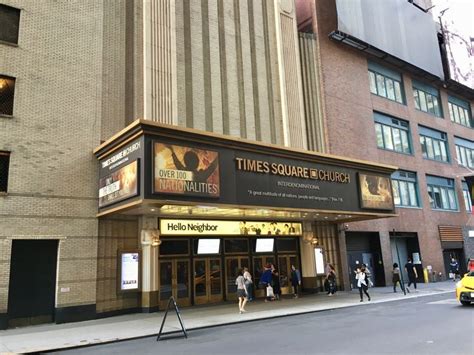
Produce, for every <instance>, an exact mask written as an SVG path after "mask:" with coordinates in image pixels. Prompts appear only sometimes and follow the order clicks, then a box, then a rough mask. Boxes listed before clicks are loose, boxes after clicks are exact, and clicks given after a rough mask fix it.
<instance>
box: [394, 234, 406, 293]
mask: <svg viewBox="0 0 474 355" xmlns="http://www.w3.org/2000/svg"><path fill="white" fill-rule="evenodd" d="M395 236H396V234H395V228H393V239H394V240H395V248H396V249H397V259H398V267H399V268H400V280H401V285H402V290H403V294H404V295H405V296H406V294H407V291H406V289H405V281H404V280H403V269H402V263H401V262H400V253H399V252H398V243H397V238H396V237H395Z"/></svg>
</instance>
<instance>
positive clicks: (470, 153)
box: [454, 137, 474, 169]
mask: <svg viewBox="0 0 474 355" xmlns="http://www.w3.org/2000/svg"><path fill="white" fill-rule="evenodd" d="M454 144H455V145H456V158H457V162H458V164H459V165H462V166H465V167H468V168H471V169H472V168H474V142H472V141H468V140H467V139H462V138H458V137H454Z"/></svg>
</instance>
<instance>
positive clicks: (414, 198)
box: [392, 170, 420, 207]
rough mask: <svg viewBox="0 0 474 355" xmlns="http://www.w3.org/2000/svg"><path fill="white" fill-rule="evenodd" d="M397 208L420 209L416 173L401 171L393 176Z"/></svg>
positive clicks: (394, 198)
mask: <svg viewBox="0 0 474 355" xmlns="http://www.w3.org/2000/svg"><path fill="white" fill-rule="evenodd" d="M392 189H393V200H394V202H395V206H398V207H400V206H402V207H419V206H420V205H419V199H418V184H417V180H416V173H413V172H409V171H403V170H399V171H396V172H394V173H393V174H392Z"/></svg>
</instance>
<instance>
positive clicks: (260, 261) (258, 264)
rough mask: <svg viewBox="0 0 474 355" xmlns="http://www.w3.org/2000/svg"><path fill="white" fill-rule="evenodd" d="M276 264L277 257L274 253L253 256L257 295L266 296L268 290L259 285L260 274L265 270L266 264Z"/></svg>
mask: <svg viewBox="0 0 474 355" xmlns="http://www.w3.org/2000/svg"><path fill="white" fill-rule="evenodd" d="M267 264H275V258H274V256H273V255H259V256H254V257H253V275H252V276H253V279H254V290H255V297H265V293H266V290H264V289H261V288H260V287H259V284H260V276H262V273H263V271H264V268H265V265H267Z"/></svg>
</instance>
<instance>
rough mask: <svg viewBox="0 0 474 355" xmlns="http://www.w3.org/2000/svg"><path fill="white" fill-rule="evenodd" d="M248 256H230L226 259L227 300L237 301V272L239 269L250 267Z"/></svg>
mask: <svg viewBox="0 0 474 355" xmlns="http://www.w3.org/2000/svg"><path fill="white" fill-rule="evenodd" d="M249 266H250V264H249V258H248V256H228V257H226V258H225V272H226V300H235V299H237V285H236V284H235V280H236V279H237V272H238V271H239V269H243V268H244V267H247V268H248V267H249Z"/></svg>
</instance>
